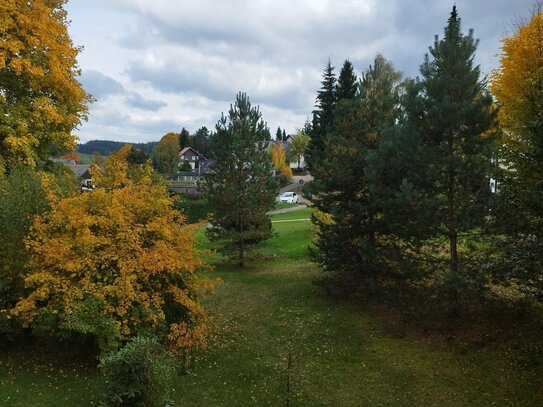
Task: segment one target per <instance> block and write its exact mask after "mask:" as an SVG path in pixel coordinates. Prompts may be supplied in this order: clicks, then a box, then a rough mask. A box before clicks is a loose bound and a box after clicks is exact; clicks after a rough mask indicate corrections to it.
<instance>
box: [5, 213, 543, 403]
mask: <svg viewBox="0 0 543 407" xmlns="http://www.w3.org/2000/svg"><path fill="white" fill-rule="evenodd" d="M309 217H310V210H309V209H304V210H301V211H296V212H291V213H287V214H282V215H277V216H274V217H273V221H274V223H273V225H274V229H275V232H276V233H277V234H276V236H275V237H274V238H272V239H270V240H269V241H267V242H264V243H263V244H261V246H260V248H259V252H260V253H261V254H272V255H273V256H261V257H260V258H259V260H257V261H256V262H254V263H252V264H250V265H249V266H247V267H246V268H245V269H243V270H239V269H237V268H236V267H234V266H232V265H229V264H227V263H226V262H222V260H221V258H220V257H218V256H216V257H215V258H214V262H215V263H216V268H215V270H214V271H212V272H210V275H211V276H212V277H219V278H221V279H222V280H223V283H222V284H221V285H220V286H219V287H218V288H217V289H216V291H215V293H214V294H213V295H212V296H210V297H208V298H207V299H206V301H205V305H206V307H207V309H208V310H209V314H210V315H211V318H212V324H211V325H212V335H211V338H210V343H209V346H208V348H207V349H206V350H201V351H199V353H198V354H197V357H196V366H195V368H194V369H193V371H192V373H190V374H188V375H184V376H180V377H179V378H178V379H177V382H176V385H175V391H174V397H175V400H176V405H179V406H250V405H255V406H262V405H270V406H280V405H285V402H286V398H287V392H286V382H287V376H288V377H289V379H290V382H291V386H292V392H291V405H292V406H451V407H452V406H490V405H499V406H539V405H541V402H540V400H541V396H542V395H543V368H542V366H541V365H537V363H536V364H535V365H532V363H533V360H531V356H530V355H532V353H530V352H533V350H530V349H528V350H526V349H525V348H523V345H522V341H520V342H518V341H516V340H512V339H511V336H508V335H505V334H504V333H503V332H502V333H493V332H491V331H488V332H487V331H485V330H484V329H480V335H479V336H477V335H475V334H469V335H468V334H466V333H465V332H462V331H457V332H455V333H453V334H447V335H442V334H438V333H433V332H432V330H431V329H425V328H424V326H418V325H417V324H414V323H412V322H410V321H408V320H406V319H405V317H404V316H402V314H401V313H398V312H395V311H392V310H390V309H388V308H386V307H383V306H379V305H372V303H371V302H368V301H360V300H356V301H355V300H347V299H340V298H332V297H330V296H329V295H327V294H326V293H325V292H324V290H323V288H322V286H320V285H318V284H315V281H319V280H320V279H321V277H322V276H323V274H322V272H321V271H320V270H319V269H318V268H317V267H316V266H315V265H314V264H312V263H311V262H310V261H309V259H308V255H307V246H308V245H309V244H310V238H311V234H312V232H311V224H310V222H309V221H308V220H295V219H307V218H309ZM281 220H291V221H288V222H276V221H281ZM202 238H203V236H202V235H200V236H199V239H202ZM475 332H478V331H477V330H475ZM487 333H488V334H491V340H488V339H485V340H481V338H486V336H485V334H487ZM519 337H520V336H519ZM542 349H543V348H542ZM31 351H32V352H34V350H28V351H26V352H25V351H23V350H19V351H16V352H14V353H13V352H11V353H3V354H1V356H0V405H10V406H12V405H13V406H19V405H21V406H27V405H32V406H53V405H63V406H81V405H89V404H90V401H88V400H90V399H91V398H92V396H93V394H94V393H95V392H97V391H98V388H99V380H98V378H97V375H96V373H94V371H93V369H90V368H88V367H87V365H84V364H83V365H81V366H79V365H77V364H76V363H75V362H71V361H63V360H62V358H61V359H59V360H57V356H56V355H55V354H51V355H48V354H44V353H41V354H36V353H31ZM289 355H290V361H291V368H290V369H287V365H288V358H289ZM522 355H524V356H525V359H522V357H523V356H522ZM526 355H528V356H527V357H526ZM534 355H536V356H537V355H538V354H537V352H535V353H534ZM540 356H541V355H539V357H540ZM8 396H9V397H10V398H9V400H8V399H7V397H8Z"/></svg>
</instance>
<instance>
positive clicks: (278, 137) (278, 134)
mask: <svg viewBox="0 0 543 407" xmlns="http://www.w3.org/2000/svg"><path fill="white" fill-rule="evenodd" d="M275 141H283V132H282V131H281V127H277V131H276V132H275Z"/></svg>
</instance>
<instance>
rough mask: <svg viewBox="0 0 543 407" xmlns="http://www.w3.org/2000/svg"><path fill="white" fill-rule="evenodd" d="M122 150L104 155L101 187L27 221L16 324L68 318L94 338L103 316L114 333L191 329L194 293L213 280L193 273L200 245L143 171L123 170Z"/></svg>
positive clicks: (197, 316) (196, 310)
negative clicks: (23, 289) (139, 174)
mask: <svg viewBox="0 0 543 407" xmlns="http://www.w3.org/2000/svg"><path fill="white" fill-rule="evenodd" d="M125 153H126V149H123V150H121V152H120V153H119V154H117V155H114V156H113V157H111V158H110V160H108V162H107V163H106V169H107V170H108V172H107V173H106V174H104V175H102V176H101V177H102V178H101V179H100V180H99V185H101V187H100V186H99V187H98V188H97V189H96V190H95V191H93V192H90V193H84V194H81V195H79V196H76V197H72V198H65V199H61V200H59V201H57V202H54V203H52V210H51V212H50V213H49V214H47V215H45V216H43V217H39V218H37V219H36V221H35V222H34V226H33V228H32V230H31V233H30V236H29V238H28V239H27V246H28V249H29V251H30V253H31V261H30V270H31V272H30V273H29V275H28V276H27V277H26V279H25V284H26V286H27V288H28V289H29V292H30V294H29V295H28V296H27V298H25V299H22V300H21V301H20V302H19V303H18V304H17V307H16V309H15V313H16V314H18V315H19V316H20V317H21V318H22V319H23V321H25V322H26V323H32V322H33V321H35V320H36V323H45V321H46V319H45V318H44V319H40V316H44V317H45V316H46V315H51V314H57V315H58V317H59V319H60V321H59V323H60V324H61V325H62V321H63V320H69V321H70V326H72V327H73V326H84V327H85V329H86V330H87V331H88V330H89V329H90V332H93V333H95V334H96V335H98V336H100V335H103V334H105V333H104V331H103V330H101V328H100V324H103V323H104V322H103V321H109V322H108V323H107V325H108V326H110V327H115V328H114V329H115V335H114V336H116V337H119V338H121V339H123V338H124V339H127V338H129V337H131V336H132V335H134V334H136V333H138V332H143V331H145V330H147V329H157V330H159V331H160V329H161V328H160V327H163V326H170V325H176V324H182V323H188V324H189V325H190V326H191V329H194V330H196V331H197V330H201V328H200V325H201V324H204V322H205V312H204V310H203V308H202V307H201V306H200V305H199V302H198V299H199V298H200V296H201V294H202V293H203V292H205V291H209V290H210V289H211V288H212V287H213V286H214V282H212V281H211V280H209V279H206V278H205V277H203V276H201V275H200V274H201V271H202V270H204V269H205V268H206V264H205V261H204V258H203V255H204V254H205V252H200V251H198V250H197V249H196V247H195V242H194V238H193V234H194V232H195V226H194V225H185V224H184V218H183V216H181V214H179V212H177V211H175V210H174V209H173V208H172V205H171V204H172V200H171V199H170V198H169V197H168V192H167V190H166V189H165V187H163V186H160V185H155V184H154V183H153V182H152V180H151V178H150V176H148V177H146V176H143V178H142V179H140V180H138V181H137V182H136V181H134V180H132V179H131V178H130V177H128V176H127V174H126V170H127V165H126V162H125V161H124V154H125ZM89 304H90V305H89ZM91 305H92V309H93V313H92V314H89V313H88V312H86V311H84V310H86V309H88V308H89V307H91ZM68 312H69V314H70V315H69V316H68V315H67V313H68ZM183 315H185V317H182V316H183ZM78 318H79V319H78ZM76 320H77V321H78V323H76V324H74V321H76ZM100 321H102V322H100ZM89 327H90V328H89ZM108 335H111V332H108ZM192 335H193V334H192V333H185V334H184V337H185V338H190V337H192ZM99 339H101V340H100V342H101V343H108V340H107V339H108V338H99ZM181 342H183V341H181ZM181 342H180V343H181ZM183 343H184V342H183Z"/></svg>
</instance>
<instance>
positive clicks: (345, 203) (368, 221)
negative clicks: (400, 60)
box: [313, 56, 401, 290]
mask: <svg viewBox="0 0 543 407" xmlns="http://www.w3.org/2000/svg"><path fill="white" fill-rule="evenodd" d="M400 77H401V75H400V74H399V73H398V72H396V71H395V70H394V68H393V66H392V64H391V63H390V62H388V61H386V60H385V59H384V58H383V57H381V56H378V57H377V58H376V59H375V64H374V65H373V66H370V67H369V69H368V70H367V71H366V72H365V73H364V74H363V76H362V78H361V81H360V92H359V93H358V95H357V96H356V97H354V98H351V99H350V100H349V99H343V100H341V101H340V102H339V104H338V106H337V107H336V109H335V111H334V123H333V130H332V132H331V133H330V134H331V137H333V140H334V143H333V144H332V143H330V144H329V145H328V146H327V147H328V148H327V150H326V155H325V157H326V158H325V161H326V162H327V164H328V165H327V171H325V172H322V173H319V176H318V178H317V180H318V181H319V182H320V184H321V191H320V193H319V194H318V195H317V196H316V197H315V198H314V202H315V206H316V207H317V208H318V209H319V213H320V214H325V216H320V215H317V216H314V217H313V222H314V223H315V225H316V226H317V231H318V232H317V240H316V249H317V250H316V251H314V252H313V256H314V259H315V260H316V261H317V262H318V263H319V264H320V265H321V266H322V267H323V268H324V269H325V270H327V271H330V272H332V273H334V274H333V275H336V276H341V280H343V281H345V279H347V281H353V278H354V279H355V280H356V281H358V282H362V283H363V284H365V285H366V288H371V289H374V290H376V289H377V286H378V285H379V282H380V281H382V280H384V277H385V276H384V275H378V274H379V273H381V274H384V270H385V269H386V268H387V267H386V265H385V262H384V261H383V260H384V259H386V258H387V257H388V256H387V255H386V254H385V253H384V251H385V250H386V247H385V245H383V244H381V241H382V238H381V236H382V232H383V229H382V222H381V220H380V217H379V210H378V208H377V207H376V206H375V205H374V203H373V202H372V201H371V200H370V197H369V193H368V192H369V191H368V183H367V179H366V176H365V172H366V157H367V154H368V152H369V151H371V150H372V149H374V148H375V147H376V146H377V143H378V140H379V138H380V135H381V133H382V132H383V131H385V130H386V129H388V128H389V127H391V126H393V125H394V122H395V119H396V112H397V107H396V105H397V91H396V88H397V84H398V82H399V79H400ZM346 274H347V275H346Z"/></svg>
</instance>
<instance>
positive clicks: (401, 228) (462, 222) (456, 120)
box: [370, 6, 496, 306]
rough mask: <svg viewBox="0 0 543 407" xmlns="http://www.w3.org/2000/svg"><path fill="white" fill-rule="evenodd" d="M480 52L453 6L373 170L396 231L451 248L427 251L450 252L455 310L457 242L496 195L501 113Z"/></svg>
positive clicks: (448, 286)
mask: <svg viewBox="0 0 543 407" xmlns="http://www.w3.org/2000/svg"><path fill="white" fill-rule="evenodd" d="M476 48H477V40H475V39H474V38H473V31H472V30H470V31H469V33H468V34H467V35H464V34H462V32H461V30H460V19H459V17H458V13H457V10H456V6H454V7H453V9H452V12H451V15H450V18H449V20H448V24H447V26H446V27H445V31H444V37H443V39H441V40H440V39H439V38H438V37H437V36H436V38H435V41H434V45H433V47H431V48H430V54H431V56H432V58H431V59H430V57H429V56H428V55H426V57H425V60H424V63H423V64H422V66H421V69H420V72H421V75H422V79H421V80H420V81H417V82H413V83H412V84H411V86H409V87H408V90H407V92H406V96H405V98H404V111H405V117H404V120H403V122H402V125H401V126H400V128H399V129H400V130H399V132H397V133H396V134H394V135H393V136H391V137H390V138H388V139H385V140H384V141H383V143H381V145H380V147H379V150H378V151H377V152H376V154H375V155H374V157H373V159H372V160H371V167H372V169H371V171H370V173H371V174H372V177H373V181H372V182H373V191H374V192H375V196H378V197H380V199H381V204H382V205H383V206H384V207H385V208H386V210H385V215H386V219H388V221H389V222H390V225H391V227H392V228H393V230H394V231H395V233H398V234H400V235H402V236H403V237H405V238H407V239H408V240H410V241H413V242H417V243H418V245H419V247H420V245H422V242H423V240H424V239H431V238H433V239H435V240H434V242H435V244H436V245H438V246H439V245H440V242H442V241H443V240H445V241H447V242H448V244H447V247H441V248H440V249H439V250H434V251H431V250H426V252H427V253H447V256H446V260H447V264H448V272H447V273H446V276H445V280H444V283H445V288H446V289H447V290H448V294H449V298H448V299H449V301H450V305H453V306H454V305H457V296H458V290H459V287H460V286H461V282H462V281H461V275H460V274H461V272H463V271H465V270H466V268H465V267H463V263H462V261H461V260H462V259H461V258H460V254H459V250H458V246H459V243H458V241H459V238H460V237H461V236H462V235H464V234H467V233H472V232H474V230H475V229H476V228H478V227H480V226H482V225H483V224H484V222H485V216H486V215H487V214H488V211H487V209H488V206H487V205H488V199H489V196H490V193H489V192H490V191H489V177H490V176H491V155H492V148H493V145H492V142H493V139H492V137H491V135H490V132H491V130H492V128H493V126H494V124H495V119H496V114H495V111H494V110H493V108H492V97H491V96H490V94H489V92H488V91H487V89H486V84H485V82H484V81H483V80H481V78H480V71H479V67H478V66H474V63H473V59H474V54H475V51H476ZM427 242H428V241H426V243H427ZM435 260H439V259H434V261H435ZM434 264H437V263H434Z"/></svg>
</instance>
